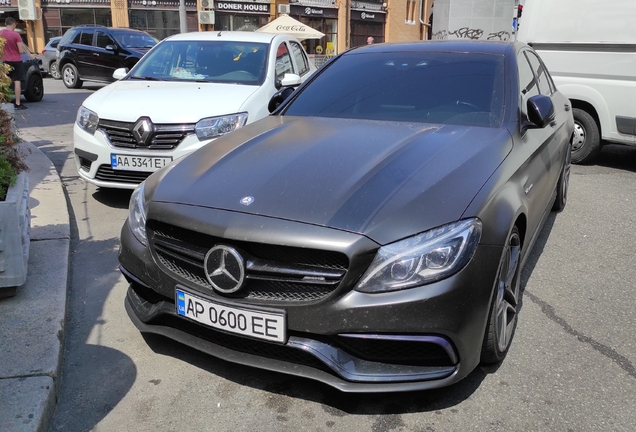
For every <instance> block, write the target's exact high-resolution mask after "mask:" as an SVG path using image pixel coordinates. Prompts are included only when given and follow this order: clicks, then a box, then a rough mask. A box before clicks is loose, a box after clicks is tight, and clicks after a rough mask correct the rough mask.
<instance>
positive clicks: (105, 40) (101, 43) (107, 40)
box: [95, 31, 115, 48]
mask: <svg viewBox="0 0 636 432" xmlns="http://www.w3.org/2000/svg"><path fill="white" fill-rule="evenodd" d="M107 45H115V41H114V40H113V38H111V37H110V35H109V34H107V33H106V32H103V31H98V32H97V39H96V41H95V46H97V47H99V48H106V46H107Z"/></svg>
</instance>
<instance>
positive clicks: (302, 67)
mask: <svg viewBox="0 0 636 432" xmlns="http://www.w3.org/2000/svg"><path fill="white" fill-rule="evenodd" d="M289 44H290V45H291V50H292V54H294V58H295V59H296V65H297V66H298V75H300V76H303V75H305V74H306V73H307V72H309V60H307V56H305V51H303V49H302V47H301V46H300V44H298V43H297V42H290V43H289Z"/></svg>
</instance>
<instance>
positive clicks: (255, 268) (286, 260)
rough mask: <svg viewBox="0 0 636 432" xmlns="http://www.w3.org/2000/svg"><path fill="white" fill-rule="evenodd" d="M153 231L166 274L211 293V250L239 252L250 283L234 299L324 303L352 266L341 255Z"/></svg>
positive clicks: (154, 225)
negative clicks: (219, 246)
mask: <svg viewBox="0 0 636 432" xmlns="http://www.w3.org/2000/svg"><path fill="white" fill-rule="evenodd" d="M148 227H149V232H150V233H151V235H150V243H151V246H152V250H153V252H154V253H155V256H156V257H157V259H158V261H159V263H160V264H161V266H162V267H163V269H164V271H166V273H168V274H170V275H171V276H173V277H175V278H176V279H177V280H178V281H180V282H181V283H184V284H186V285H189V286H194V287H196V289H198V290H199V291H201V292H204V293H207V294H212V293H213V288H212V285H211V284H210V283H209V282H208V280H207V278H206V276H205V271H204V268H203V267H204V266H203V264H204V259H205V255H206V254H207V252H208V251H209V250H210V249H211V248H212V247H214V246H215V245H217V244H224V245H227V246H231V247H233V248H235V249H237V250H238V251H240V253H241V255H242V257H243V258H244V259H245V262H246V266H245V267H246V276H245V277H246V283H245V287H244V288H242V289H241V290H239V293H237V294H235V295H231V297H234V298H236V299H238V300H240V299H250V300H262V301H282V302H307V301H317V300H321V299H323V298H325V297H327V296H328V295H330V294H331V293H332V292H333V291H334V290H335V289H336V288H337V287H338V285H339V284H340V282H341V281H342V279H343V277H344V276H345V274H346V272H347V268H348V265H349V260H348V258H347V256H346V255H344V254H342V253H340V252H333V251H323V250H316V249H304V248H297V247H287V246H278V245H266V244H260V243H250V242H240V241H233V240H227V239H222V238H217V237H213V236H207V235H203V234H201V233H197V232H193V231H189V230H186V229H182V228H179V227H175V226H172V225H167V224H163V223H159V222H157V221H149V222H148Z"/></svg>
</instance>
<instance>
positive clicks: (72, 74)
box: [62, 63, 82, 89]
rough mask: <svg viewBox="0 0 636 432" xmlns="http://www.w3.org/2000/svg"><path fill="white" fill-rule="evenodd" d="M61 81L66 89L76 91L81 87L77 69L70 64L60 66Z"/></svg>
mask: <svg viewBox="0 0 636 432" xmlns="http://www.w3.org/2000/svg"><path fill="white" fill-rule="evenodd" d="M62 81H64V85H65V86H66V87H67V88H74V89H78V88H81V87H82V80H81V79H80V78H79V74H78V73H77V68H76V67H75V66H74V65H73V64H71V63H66V64H65V65H64V66H62Z"/></svg>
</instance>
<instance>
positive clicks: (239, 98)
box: [83, 80, 258, 123]
mask: <svg viewBox="0 0 636 432" xmlns="http://www.w3.org/2000/svg"><path fill="white" fill-rule="evenodd" d="M257 89H258V87H257V86H246V85H236V84H215V83H195V82H175V81H171V82H168V81H137V80H122V81H116V82H114V83H112V84H110V85H107V86H106V87H103V88H102V89H100V90H99V91H97V92H95V93H94V94H92V95H91V96H90V97H88V98H87V99H86V100H85V101H84V104H83V105H84V106H85V107H86V108H88V109H90V110H92V111H95V112H96V113H98V115H99V117H100V118H101V119H108V120H118V121H127V122H134V121H136V120H137V119H138V118H139V117H150V119H151V120H152V121H153V122H154V123H196V122H197V121H199V120H201V119H202V118H205V117H213V116H218V115H224V114H234V113H237V112H240V110H241V106H242V105H243V104H244V103H245V101H246V100H247V99H248V98H249V97H250V96H251V95H252V94H253V93H254V92H255V91H256V90H257Z"/></svg>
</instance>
